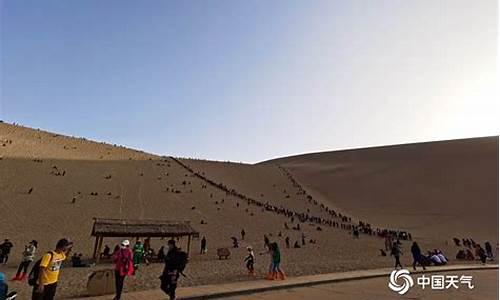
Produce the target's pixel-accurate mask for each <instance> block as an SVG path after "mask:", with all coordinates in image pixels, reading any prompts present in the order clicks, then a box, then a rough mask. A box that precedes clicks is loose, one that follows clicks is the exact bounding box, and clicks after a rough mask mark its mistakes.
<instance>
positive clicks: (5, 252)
mask: <svg viewBox="0 0 500 300" xmlns="http://www.w3.org/2000/svg"><path fill="white" fill-rule="evenodd" d="M12 247H14V244H12V242H11V241H10V240H9V239H5V240H4V241H3V243H2V244H0V264H1V263H3V264H4V265H6V264H7V261H8V260H9V254H10V249H12Z"/></svg>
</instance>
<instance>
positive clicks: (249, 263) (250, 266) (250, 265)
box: [244, 246, 255, 278]
mask: <svg viewBox="0 0 500 300" xmlns="http://www.w3.org/2000/svg"><path fill="white" fill-rule="evenodd" d="M247 251H248V255H247V257H245V260H244V262H245V263H246V267H247V270H248V276H249V277H254V278H255V268H254V263H255V255H254V254H253V249H252V246H248V247H247Z"/></svg>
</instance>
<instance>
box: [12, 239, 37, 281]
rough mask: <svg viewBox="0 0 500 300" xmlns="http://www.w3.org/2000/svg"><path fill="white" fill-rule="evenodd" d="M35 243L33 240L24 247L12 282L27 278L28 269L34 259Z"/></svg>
mask: <svg viewBox="0 0 500 300" xmlns="http://www.w3.org/2000/svg"><path fill="white" fill-rule="evenodd" d="M37 246H38V243H37V241H35V240H33V241H31V242H30V243H29V244H28V245H26V246H24V251H23V259H22V260H21V263H20V264H19V267H18V268H17V273H16V276H14V278H12V280H20V281H21V280H25V279H26V278H27V276H28V267H29V265H30V264H31V262H33V260H34V259H35V252H36V247H37Z"/></svg>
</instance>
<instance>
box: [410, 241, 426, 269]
mask: <svg viewBox="0 0 500 300" xmlns="http://www.w3.org/2000/svg"><path fill="white" fill-rule="evenodd" d="M411 255H412V256H413V270H417V263H418V264H420V265H421V266H422V268H423V269H424V270H425V265H424V262H423V259H422V251H421V250H420V247H419V246H418V244H417V242H413V244H412V245H411Z"/></svg>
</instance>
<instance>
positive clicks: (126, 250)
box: [113, 240, 134, 300]
mask: <svg viewBox="0 0 500 300" xmlns="http://www.w3.org/2000/svg"><path fill="white" fill-rule="evenodd" d="M113 261H114V262H115V287H116V289H115V291H116V293H115V298H114V300H120V299H121V296H122V291H123V284H124V283H125V277H127V276H131V275H133V274H134V263H133V261H134V256H133V254H132V250H130V242H129V240H123V241H122V242H121V243H120V248H119V249H118V250H116V251H115V253H114V254H113Z"/></svg>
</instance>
